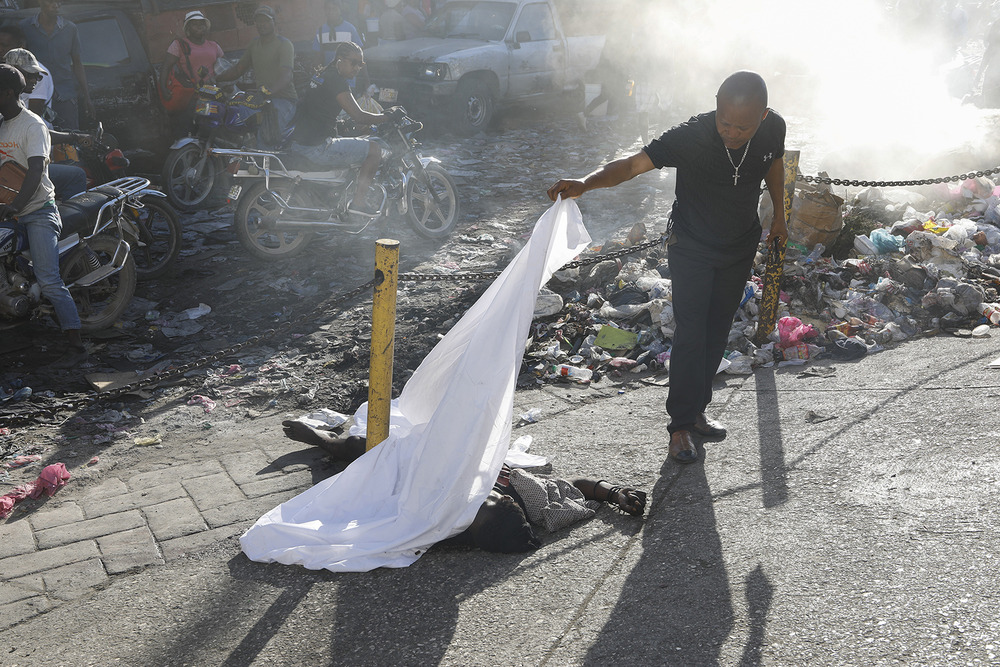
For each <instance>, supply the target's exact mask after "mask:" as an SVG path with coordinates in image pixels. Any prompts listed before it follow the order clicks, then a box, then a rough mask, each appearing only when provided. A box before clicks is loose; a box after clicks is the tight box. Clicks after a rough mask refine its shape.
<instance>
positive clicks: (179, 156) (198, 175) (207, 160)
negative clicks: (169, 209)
mask: <svg viewBox="0 0 1000 667" xmlns="http://www.w3.org/2000/svg"><path fill="white" fill-rule="evenodd" d="M218 171H219V169H218V165H217V164H216V161H215V158H213V157H211V156H207V155H204V151H203V150H202V147H201V146H200V145H198V144H187V145H185V146H181V147H180V148H178V149H176V150H173V151H170V154H169V155H168V156H167V161H166V163H165V164H164V165H163V177H162V178H163V189H164V191H165V192H166V193H167V198H168V199H169V200H170V203H171V204H173V205H174V207H176V208H178V209H180V210H182V211H190V210H191V209H194V208H196V207H197V206H198V205H200V204H202V203H203V202H204V201H205V200H206V199H208V197H209V195H210V194H212V188H214V187H215V181H216V177H217V176H218Z"/></svg>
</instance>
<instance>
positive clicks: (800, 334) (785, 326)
mask: <svg viewBox="0 0 1000 667" xmlns="http://www.w3.org/2000/svg"><path fill="white" fill-rule="evenodd" d="M816 335H817V331H816V329H815V328H814V327H813V325H811V324H803V323H802V320H800V319H799V318H797V317H782V318H781V319H780V320H778V337H779V339H780V340H779V342H778V347H780V348H786V347H791V346H792V345H796V344H798V343H801V342H802V341H803V340H805V339H806V338H813V337H815V336H816Z"/></svg>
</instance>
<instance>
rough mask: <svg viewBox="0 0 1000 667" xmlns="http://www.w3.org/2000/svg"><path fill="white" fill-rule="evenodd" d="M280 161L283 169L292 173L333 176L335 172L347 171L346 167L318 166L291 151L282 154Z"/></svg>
mask: <svg viewBox="0 0 1000 667" xmlns="http://www.w3.org/2000/svg"><path fill="white" fill-rule="evenodd" d="M281 161H282V163H283V164H284V165H285V169H291V170H294V171H307V172H322V173H324V174H327V173H328V174H333V173H336V172H341V171H347V169H348V168H347V167H331V166H329V165H325V164H319V163H317V162H313V161H312V160H310V159H309V158H307V157H305V156H304V155H301V154H299V153H295V152H292V151H288V152H287V153H284V154H282V156H281Z"/></svg>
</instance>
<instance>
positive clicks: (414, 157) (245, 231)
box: [211, 109, 460, 260]
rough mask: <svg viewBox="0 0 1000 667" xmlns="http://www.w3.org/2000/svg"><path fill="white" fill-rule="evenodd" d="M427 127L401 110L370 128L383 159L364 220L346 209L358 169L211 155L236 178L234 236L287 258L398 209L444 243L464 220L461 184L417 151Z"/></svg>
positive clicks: (291, 157) (264, 255)
mask: <svg viewBox="0 0 1000 667" xmlns="http://www.w3.org/2000/svg"><path fill="white" fill-rule="evenodd" d="M422 127H423V125H422V124H421V123H420V122H418V121H415V120H413V119H412V118H410V117H408V116H406V114H405V111H403V110H402V109H400V111H399V112H397V113H395V114H393V119H392V120H391V121H390V122H388V123H384V124H382V125H379V126H377V127H376V128H373V130H374V131H375V132H377V134H376V135H373V136H372V137H371V138H372V140H374V141H376V142H378V143H379V145H380V146H381V148H382V161H381V164H380V166H379V170H378V172H377V173H376V174H375V178H374V180H373V182H372V187H371V189H370V190H369V193H368V199H367V200H366V203H367V204H368V205H369V208H370V210H372V211H373V213H371V214H370V215H365V216H359V215H358V214H356V213H348V211H347V208H348V205H349V204H350V203H351V201H352V199H353V195H354V184H355V182H356V180H357V176H358V167H357V166H354V167H350V168H342V169H330V168H329V167H324V166H321V165H316V164H312V163H310V162H309V161H308V160H306V159H304V158H303V157H302V156H300V155H297V154H295V153H291V152H268V151H251V150H234V149H220V148H215V149H212V151H211V152H212V154H213V155H215V156H217V157H218V158H220V159H223V160H226V161H227V163H228V164H229V170H230V172H231V173H233V176H234V178H235V179H236V180H237V184H236V185H234V186H233V188H232V190H231V191H230V199H231V200H235V201H237V202H238V203H237V206H236V212H235V214H234V216H233V224H234V226H235V228H236V236H237V238H239V240H240V242H241V243H242V244H243V246H244V247H245V248H246V249H247V250H248V251H250V253H251V254H252V255H254V256H255V257H259V258H260V259H266V260H271V259H283V258H286V257H291V256H294V255H296V254H298V253H299V252H301V251H302V250H304V249H305V248H306V247H307V246H308V245H309V241H310V240H311V239H312V237H313V235H314V233H316V232H323V231H335V230H336V231H343V232H347V233H350V234H359V233H361V232H362V231H364V230H365V229H366V228H367V227H368V226H369V225H370V224H371V223H372V222H373V221H374V220H377V219H379V218H381V217H383V216H387V215H389V214H390V212H391V211H392V209H393V208H395V210H396V211H397V212H398V213H399V214H400V215H404V216H406V218H407V220H408V221H409V223H410V224H411V225H412V226H413V228H414V229H415V230H416V231H417V233H419V234H420V235H422V236H424V237H426V238H430V239H440V238H444V237H446V236H447V235H448V234H450V233H451V231H452V230H453V229H454V228H455V225H456V223H457V222H458V218H459V215H460V205H459V200H458V186H457V185H456V184H455V180H454V179H453V178H452V176H451V174H449V173H448V172H447V171H446V170H445V168H444V167H442V166H441V163H440V161H439V160H437V159H436V158H433V157H424V156H422V155H420V153H419V152H418V151H417V147H418V144H417V141H416V140H415V139H414V135H415V134H416V133H417V132H418V131H419V130H420V129H421V128H422ZM358 218H361V219H358Z"/></svg>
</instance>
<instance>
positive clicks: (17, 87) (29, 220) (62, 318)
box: [0, 63, 87, 368]
mask: <svg viewBox="0 0 1000 667" xmlns="http://www.w3.org/2000/svg"><path fill="white" fill-rule="evenodd" d="M22 90H24V76H22V75H21V72H20V71H19V70H18V69H17V68H15V67H13V66H11V65H8V64H6V63H4V64H0V115H3V123H0V146H2V148H0V151H2V155H0V158H2V160H3V162H7V161H13V162H16V163H17V164H20V165H21V166H22V167H26V168H27V174H26V175H25V176H24V181H23V183H22V185H21V189H20V191H19V192H18V194H17V196H15V197H14V200H13V201H11V202H10V203H9V204H0V220H5V219H7V218H9V217H13V216H17V218H18V221H19V222H20V223H21V224H22V225H24V227H25V229H26V230H27V233H28V245H29V247H30V248H31V260H32V266H33V269H34V272H35V277H36V278H37V279H38V284H39V286H40V287H41V288H42V294H44V295H45V297H46V298H47V299H48V300H49V301H50V302H51V303H52V306H53V308H54V309H55V314H56V319H57V320H58V322H59V326H60V327H61V328H62V330H63V331H64V332H65V333H66V338H67V340H68V342H69V350H68V351H67V352H66V353H65V354H64V355H63V357H62V358H61V359H59V360H58V361H57V362H56V364H54V366H55V367H60V368H71V367H73V366H75V365H77V364H79V363H82V362H83V361H85V360H86V359H87V350H86V348H85V347H84V345H83V340H82V339H81V338H80V314H79V312H77V309H76V303H74V301H73V297H72V296H71V295H70V293H69V290H68V289H66V285H65V283H63V280H62V276H61V275H60V274H59V248H58V243H59V233H60V231H61V230H62V220H61V219H60V217H59V209H57V208H56V205H55V202H54V200H53V195H54V188H53V186H52V181H50V180H49V175H48V161H49V150H50V148H51V145H50V143H49V131H48V128H46V127H45V123H44V122H43V121H42V119H41V118H39V117H38V116H36V115H35V114H33V113H31V112H30V111H28V110H27V109H25V108H24V105H23V104H22V103H21V100H20V95H21V91H22Z"/></svg>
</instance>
